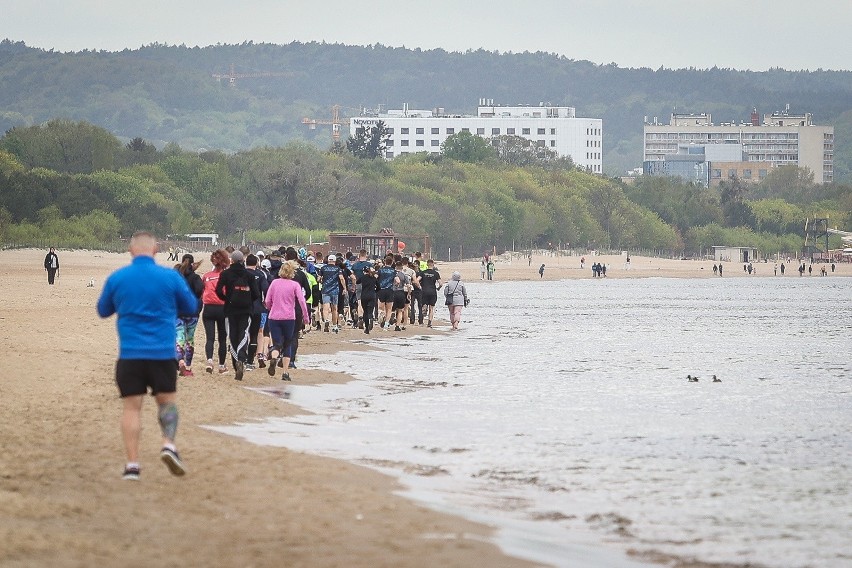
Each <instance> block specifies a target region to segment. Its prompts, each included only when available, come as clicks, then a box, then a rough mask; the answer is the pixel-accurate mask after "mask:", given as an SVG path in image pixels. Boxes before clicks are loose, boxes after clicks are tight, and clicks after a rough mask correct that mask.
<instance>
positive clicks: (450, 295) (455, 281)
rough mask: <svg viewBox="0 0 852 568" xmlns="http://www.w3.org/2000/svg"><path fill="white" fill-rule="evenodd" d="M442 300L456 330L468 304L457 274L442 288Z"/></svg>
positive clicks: (465, 290)
mask: <svg viewBox="0 0 852 568" xmlns="http://www.w3.org/2000/svg"><path fill="white" fill-rule="evenodd" d="M542 266H544V265H542ZM444 298H445V303H446V304H447V308H449V310H450V323H451V324H452V326H453V329H458V328H459V322H461V313H462V308H463V307H465V306H466V305H467V304H468V302H469V299H468V297H467V289H466V288H465V287H464V284H462V281H461V274H460V273H459V272H453V275H452V276H451V277H450V281H449V282H448V283H447V285H446V286H445V287H444Z"/></svg>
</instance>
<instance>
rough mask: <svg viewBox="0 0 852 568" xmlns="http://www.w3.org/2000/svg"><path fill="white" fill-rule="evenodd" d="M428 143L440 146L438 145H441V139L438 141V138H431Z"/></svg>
mask: <svg viewBox="0 0 852 568" xmlns="http://www.w3.org/2000/svg"><path fill="white" fill-rule="evenodd" d="M430 144H432V146H440V145H441V141H440V140H432V141H431V142H430Z"/></svg>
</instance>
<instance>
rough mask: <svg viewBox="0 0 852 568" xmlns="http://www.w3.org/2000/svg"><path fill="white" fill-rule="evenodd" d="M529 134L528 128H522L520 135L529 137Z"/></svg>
mask: <svg viewBox="0 0 852 568" xmlns="http://www.w3.org/2000/svg"><path fill="white" fill-rule="evenodd" d="M529 133H530V129H529V128H522V129H521V134H526V135H529Z"/></svg>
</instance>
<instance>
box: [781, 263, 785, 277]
mask: <svg viewBox="0 0 852 568" xmlns="http://www.w3.org/2000/svg"><path fill="white" fill-rule="evenodd" d="M781 276H784V263H783V262H782V263H781Z"/></svg>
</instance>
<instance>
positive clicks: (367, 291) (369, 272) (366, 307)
mask: <svg viewBox="0 0 852 568" xmlns="http://www.w3.org/2000/svg"><path fill="white" fill-rule="evenodd" d="M360 285H361V292H360V294H361V310H362V312H361V313H362V316H361V317H362V318H363V324H364V333H366V334H368V335H369V333H370V332H371V331H372V330H373V316H374V315H375V312H376V298H377V297H378V296H377V294H378V291H379V279H378V278H376V270H375V269H374V268H373V266H372V265H371V264H368V265H366V266H364V268H363V272H362V275H361V284H360Z"/></svg>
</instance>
